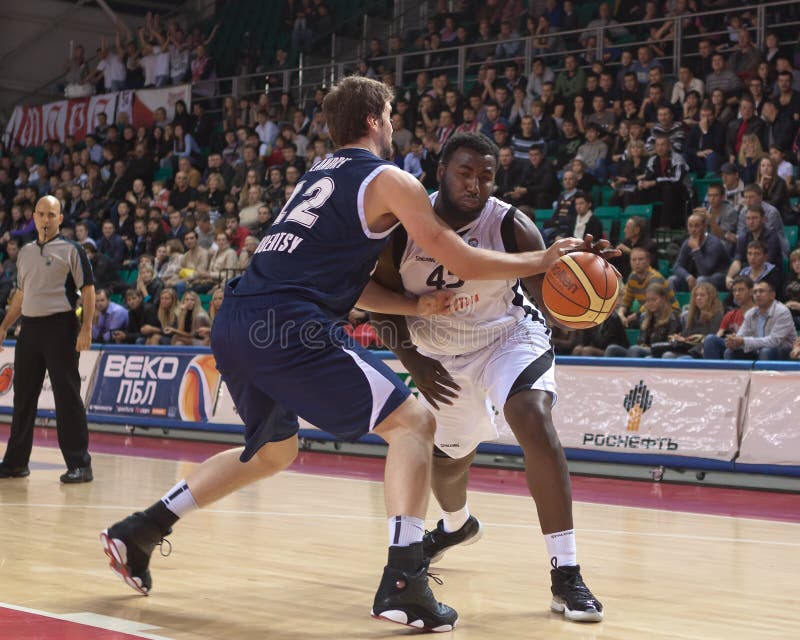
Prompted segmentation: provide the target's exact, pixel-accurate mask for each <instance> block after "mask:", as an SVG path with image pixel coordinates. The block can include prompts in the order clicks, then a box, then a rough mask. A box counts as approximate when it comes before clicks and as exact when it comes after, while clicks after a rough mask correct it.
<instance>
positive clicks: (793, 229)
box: [784, 224, 799, 251]
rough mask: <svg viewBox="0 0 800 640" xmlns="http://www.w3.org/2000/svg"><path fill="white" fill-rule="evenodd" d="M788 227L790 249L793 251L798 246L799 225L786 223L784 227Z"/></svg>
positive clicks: (787, 235) (787, 236)
mask: <svg viewBox="0 0 800 640" xmlns="http://www.w3.org/2000/svg"><path fill="white" fill-rule="evenodd" d="M784 228H785V229H786V238H787V239H788V240H789V250H790V251H791V250H792V249H794V248H795V247H796V246H797V233H798V229H799V228H798V226H797V225H794V224H792V225H786V227H784Z"/></svg>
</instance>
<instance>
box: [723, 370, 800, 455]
mask: <svg viewBox="0 0 800 640" xmlns="http://www.w3.org/2000/svg"><path fill="white" fill-rule="evenodd" d="M736 461H737V462H744V463H748V464H786V465H800V371H753V372H751V373H750V398H749V401H748V404H747V413H746V415H745V421H744V434H743V436H742V445H741V449H740V454H739V457H738V458H737V460H736Z"/></svg>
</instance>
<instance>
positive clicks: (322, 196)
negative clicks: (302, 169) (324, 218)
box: [274, 176, 336, 229]
mask: <svg viewBox="0 0 800 640" xmlns="http://www.w3.org/2000/svg"><path fill="white" fill-rule="evenodd" d="M305 184H306V181H305V180H302V181H301V182H298V183H297V186H296V187H295V188H294V191H293V192H292V197H291V198H289V200H287V201H286V204H285V205H283V209H281V212H280V213H279V214H278V217H277V218H275V223H274V224H279V223H281V222H283V221H284V219H285V220H286V222H296V223H297V224H299V225H302V226H304V227H306V228H307V229H310V228H311V227H313V226H314V223H315V222H316V221H317V218H319V216H318V215H317V214H316V213H314V210H315V209H319V208H320V207H321V206H322V205H324V204H325V202H326V201H327V200H328V198H330V197H331V195H333V190H334V188H335V187H336V185H334V183H333V180H332V179H331V178H328V177H327V176H326V177H325V178H321V179H319V180H317V181H316V182H315V183H313V184H312V185H311V186H310V187H309V188H308V189H306V190H305V191H303V187H304V186H305ZM299 198H305V199H304V200H303V201H302V202H300V203H299V204H295V202H296V201H297V200H298V199H299ZM290 205H294V206H292V208H291V209H289V206H290ZM287 211H288V213H287Z"/></svg>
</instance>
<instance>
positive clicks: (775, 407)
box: [0, 370, 800, 465]
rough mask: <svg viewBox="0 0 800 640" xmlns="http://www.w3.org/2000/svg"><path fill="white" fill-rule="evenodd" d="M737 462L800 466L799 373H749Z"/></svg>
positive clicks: (0, 377) (798, 371)
mask: <svg viewBox="0 0 800 640" xmlns="http://www.w3.org/2000/svg"><path fill="white" fill-rule="evenodd" d="M0 379H2V376H1V375H0ZM736 461H737V462H743V463H748V464H784V465H800V370H797V371H752V372H751V373H750V394H749V399H748V405H747V412H746V413H745V420H744V426H743V436H742V445H741V449H740V453H739V457H738V458H737V460H736Z"/></svg>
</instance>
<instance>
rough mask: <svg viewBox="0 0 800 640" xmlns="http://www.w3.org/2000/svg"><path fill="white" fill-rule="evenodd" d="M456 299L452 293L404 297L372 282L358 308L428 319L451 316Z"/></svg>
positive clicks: (442, 292)
mask: <svg viewBox="0 0 800 640" xmlns="http://www.w3.org/2000/svg"><path fill="white" fill-rule="evenodd" d="M454 297H455V294H454V293H453V292H452V291H434V292H433V293H426V294H425V295H424V296H419V297H417V296H409V295H403V294H402V293H397V292H395V291H392V290H390V289H387V288H386V287H384V286H382V285H380V284H378V283H377V282H376V281H375V280H370V281H369V282H368V283H367V286H366V287H365V288H364V291H362V292H361V297H360V298H359V299H358V302H357V303H356V306H357V307H358V308H359V309H363V310H364V311H371V312H378V313H385V314H395V315H400V316H422V317H426V316H432V315H437V314H440V315H447V314H449V313H450V302H451V301H452V299H453V298H454Z"/></svg>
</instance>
